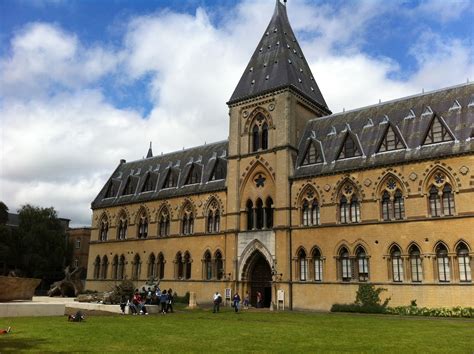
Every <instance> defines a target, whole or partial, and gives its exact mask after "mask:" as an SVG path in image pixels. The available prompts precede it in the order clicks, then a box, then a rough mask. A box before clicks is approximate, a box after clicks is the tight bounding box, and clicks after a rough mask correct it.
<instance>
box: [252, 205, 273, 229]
mask: <svg viewBox="0 0 474 354" xmlns="http://www.w3.org/2000/svg"><path fill="white" fill-rule="evenodd" d="M245 205H246V213H247V230H262V229H271V228H272V227H273V210H274V207H273V199H272V198H271V197H267V199H266V200H265V204H264V203H263V201H262V199H260V198H257V200H256V201H255V204H254V203H253V201H252V200H250V199H249V200H247V203H246V204H245Z"/></svg>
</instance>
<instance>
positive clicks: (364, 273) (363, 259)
mask: <svg viewBox="0 0 474 354" xmlns="http://www.w3.org/2000/svg"><path fill="white" fill-rule="evenodd" d="M356 257H357V275H358V277H359V281H367V280H369V258H368V257H367V254H366V253H365V250H364V249H363V248H362V247H360V246H359V247H358V248H357V250H356Z"/></svg>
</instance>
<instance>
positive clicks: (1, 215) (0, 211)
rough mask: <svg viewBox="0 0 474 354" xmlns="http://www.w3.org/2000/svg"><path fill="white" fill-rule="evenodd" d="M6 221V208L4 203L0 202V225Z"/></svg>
mask: <svg viewBox="0 0 474 354" xmlns="http://www.w3.org/2000/svg"><path fill="white" fill-rule="evenodd" d="M7 221H8V207H7V206H6V205H5V203H4V202H0V225H5V224H6V223H7Z"/></svg>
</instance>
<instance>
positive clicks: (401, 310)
mask: <svg viewBox="0 0 474 354" xmlns="http://www.w3.org/2000/svg"><path fill="white" fill-rule="evenodd" d="M415 305H416V304H415ZM387 313H389V314H393V315H406V316H429V317H464V318H474V307H461V306H457V307H451V308H444V307H439V308H428V307H417V306H397V307H388V308H387Z"/></svg>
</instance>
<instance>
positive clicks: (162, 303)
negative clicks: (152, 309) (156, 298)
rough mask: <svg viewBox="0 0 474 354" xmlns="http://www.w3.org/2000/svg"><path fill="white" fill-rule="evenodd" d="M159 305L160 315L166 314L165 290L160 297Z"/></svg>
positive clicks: (166, 299) (166, 298)
mask: <svg viewBox="0 0 474 354" xmlns="http://www.w3.org/2000/svg"><path fill="white" fill-rule="evenodd" d="M160 305H161V314H163V315H164V314H166V308H167V305H168V294H167V293H166V290H163V292H162V293H161V296H160Z"/></svg>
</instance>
